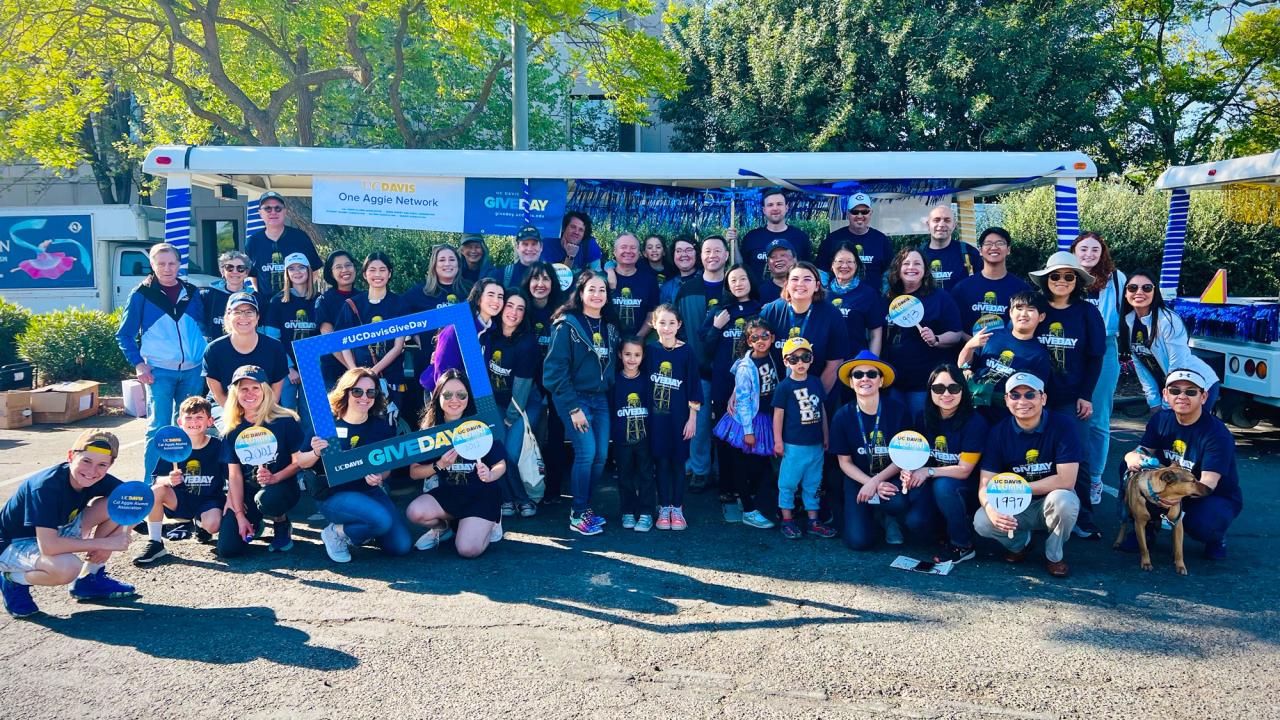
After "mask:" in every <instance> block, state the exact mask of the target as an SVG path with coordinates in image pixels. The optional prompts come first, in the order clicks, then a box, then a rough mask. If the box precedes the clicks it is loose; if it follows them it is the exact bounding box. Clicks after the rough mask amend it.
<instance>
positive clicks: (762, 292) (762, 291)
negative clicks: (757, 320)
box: [756, 277, 782, 305]
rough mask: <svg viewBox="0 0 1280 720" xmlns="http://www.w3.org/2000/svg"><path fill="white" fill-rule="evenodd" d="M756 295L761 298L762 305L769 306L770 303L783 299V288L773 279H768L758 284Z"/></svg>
mask: <svg viewBox="0 0 1280 720" xmlns="http://www.w3.org/2000/svg"><path fill="white" fill-rule="evenodd" d="M756 284H757V285H758V286H759V287H757V288H756V294H757V295H759V296H760V304H761V305H768V304H769V303H771V302H773V301H774V300H777V299H778V298H781V297H782V288H780V287H778V285H777V284H776V283H774V282H773V278H771V277H766V278H764V279H763V280H760V281H758V282H757V283H756Z"/></svg>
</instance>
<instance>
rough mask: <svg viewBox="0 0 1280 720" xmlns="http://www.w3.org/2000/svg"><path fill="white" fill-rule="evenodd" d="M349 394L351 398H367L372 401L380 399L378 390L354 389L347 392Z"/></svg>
mask: <svg viewBox="0 0 1280 720" xmlns="http://www.w3.org/2000/svg"><path fill="white" fill-rule="evenodd" d="M347 392H349V393H351V397H358V398H362V397H367V398H371V399H372V398H376V397H378V388H369V389H368V390H365V389H364V388H358V387H353V388H351V389H350V390H347Z"/></svg>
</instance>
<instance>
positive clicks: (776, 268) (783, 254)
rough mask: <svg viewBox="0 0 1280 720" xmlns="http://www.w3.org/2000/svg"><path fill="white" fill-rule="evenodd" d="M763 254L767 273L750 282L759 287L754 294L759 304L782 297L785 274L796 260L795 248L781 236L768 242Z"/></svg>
mask: <svg viewBox="0 0 1280 720" xmlns="http://www.w3.org/2000/svg"><path fill="white" fill-rule="evenodd" d="M764 254H765V262H766V267H767V268H768V271H769V274H768V275H767V276H765V279H761V280H760V281H755V280H753V281H752V284H753V285H755V286H756V287H757V288H759V289H758V290H757V293H756V294H758V295H759V296H760V304H761V305H768V304H769V303H771V302H773V301H774V300H777V299H778V298H780V297H782V288H783V287H784V286H786V284H787V276H788V275H790V274H791V268H793V267H795V266H796V262H797V261H796V251H795V248H793V247H791V243H789V242H787V241H786V240H783V239H782V238H778V239H777V240H774V241H773V242H771V243H769V247H768V248H766V249H765V253H764Z"/></svg>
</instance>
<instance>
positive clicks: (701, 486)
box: [689, 475, 709, 495]
mask: <svg viewBox="0 0 1280 720" xmlns="http://www.w3.org/2000/svg"><path fill="white" fill-rule="evenodd" d="M708 486H709V483H708V482H707V476H706V475H694V476H693V478H692V479H691V480H690V481H689V492H691V493H693V494H695V495H697V494H699V493H704V492H706V491H707V487H708Z"/></svg>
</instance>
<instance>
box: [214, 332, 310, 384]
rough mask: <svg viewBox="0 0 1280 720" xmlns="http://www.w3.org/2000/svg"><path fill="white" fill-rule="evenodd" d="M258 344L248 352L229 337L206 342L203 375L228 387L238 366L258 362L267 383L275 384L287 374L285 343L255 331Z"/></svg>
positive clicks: (225, 336) (287, 364)
mask: <svg viewBox="0 0 1280 720" xmlns="http://www.w3.org/2000/svg"><path fill="white" fill-rule="evenodd" d="M256 337H257V339H258V344H257V345H255V346H254V348H253V350H250V351H249V352H248V353H240V352H239V351H237V350H236V349H235V347H234V346H232V344H231V336H230V335H223V336H222V337H220V338H218V339H217V340H214V341H213V342H211V343H209V348H208V349H207V350H205V351H204V376H205V377H207V378H211V379H213V380H217V381H218V382H219V383H221V384H222V387H223V389H224V390H225V389H226V388H228V387H230V385H231V378H232V377H235V374H236V370H237V369H239V368H240V366H241V365H257V366H258V367H260V368H262V370H263V372H265V373H266V374H267V382H269V383H271V384H273V385H274V384H275V383H277V382H280V381H281V380H284V379H285V378H286V377H288V376H289V360H288V357H287V356H286V355H285V352H284V345H283V344H282V343H281V342H280V341H279V340H276V339H275V338H272V337H267V336H266V335H263V334H262V333H258V334H257V336H256Z"/></svg>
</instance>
